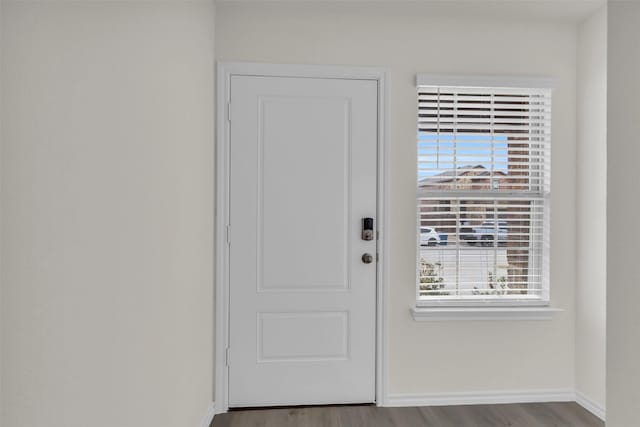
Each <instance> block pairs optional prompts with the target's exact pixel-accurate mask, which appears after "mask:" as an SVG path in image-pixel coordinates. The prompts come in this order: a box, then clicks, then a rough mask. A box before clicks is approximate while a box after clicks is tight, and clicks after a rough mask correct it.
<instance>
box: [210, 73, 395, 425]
mask: <svg viewBox="0 0 640 427" xmlns="http://www.w3.org/2000/svg"><path fill="white" fill-rule="evenodd" d="M232 76H265V77H299V78H334V79H351V80H374V81H376V82H377V84H378V144H377V145H378V153H377V154H378V173H377V175H378V179H377V198H378V200H377V213H376V226H377V230H378V233H379V234H378V256H379V261H378V263H377V266H376V267H377V270H376V273H377V287H376V289H377V290H376V355H375V357H376V382H375V383H376V386H375V387H376V390H375V396H376V399H375V402H376V405H377V406H385V405H386V404H387V402H388V397H387V383H388V381H387V373H388V368H387V361H388V357H387V354H388V348H387V346H388V308H387V301H388V299H389V298H388V284H389V278H388V275H389V246H388V245H389V239H387V238H386V237H387V234H388V230H389V215H388V213H389V206H388V197H389V162H388V159H389V156H388V145H387V139H388V138H387V129H388V117H389V113H388V106H387V98H388V93H387V90H388V86H387V72H386V70H385V69H382V68H370V67H350V66H333V65H288V64H264V63H252V62H218V64H217V82H216V150H215V151H216V159H215V165H216V174H215V177H216V185H215V187H216V195H215V210H214V211H215V225H214V230H215V240H214V241H215V267H214V268H215V271H214V281H215V316H214V319H215V328H214V343H215V354H214V361H213V363H214V372H215V375H214V390H213V391H214V396H215V409H216V413H224V412H227V411H228V409H229V399H228V391H229V369H228V357H229V353H228V347H229V246H228V237H229V236H228V230H229V228H228V224H229V196H230V191H229V161H230V159H229V144H230V138H229V129H230V126H229V123H230V122H229V114H230V110H229V103H230V99H231V77H232Z"/></svg>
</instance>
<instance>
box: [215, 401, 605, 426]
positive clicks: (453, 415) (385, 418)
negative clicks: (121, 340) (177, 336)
mask: <svg viewBox="0 0 640 427" xmlns="http://www.w3.org/2000/svg"><path fill="white" fill-rule="evenodd" d="M420 426H425V427H431V426H433V427H501V426H511V427H604V422H602V421H601V420H600V419H598V418H597V417H595V416H594V415H592V414H591V413H590V412H588V411H587V410H585V409H584V408H582V407H581V406H579V405H578V404H576V403H524V404H509V405H468V406H431V407H417V408H378V407H376V406H366V405H365V406H320V407H292V408H277V409H250V410H234V411H231V412H229V413H226V414H219V415H216V416H215V418H214V420H213V423H211V427H420Z"/></svg>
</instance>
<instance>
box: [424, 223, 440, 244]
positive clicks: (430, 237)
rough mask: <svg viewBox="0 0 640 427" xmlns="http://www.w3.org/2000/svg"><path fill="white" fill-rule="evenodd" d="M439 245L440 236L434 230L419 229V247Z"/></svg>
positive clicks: (428, 228) (429, 228) (427, 228)
mask: <svg viewBox="0 0 640 427" xmlns="http://www.w3.org/2000/svg"><path fill="white" fill-rule="evenodd" d="M438 243H440V235H439V234H438V233H437V232H436V229H435V228H431V227H420V246H436V245H437V244H438Z"/></svg>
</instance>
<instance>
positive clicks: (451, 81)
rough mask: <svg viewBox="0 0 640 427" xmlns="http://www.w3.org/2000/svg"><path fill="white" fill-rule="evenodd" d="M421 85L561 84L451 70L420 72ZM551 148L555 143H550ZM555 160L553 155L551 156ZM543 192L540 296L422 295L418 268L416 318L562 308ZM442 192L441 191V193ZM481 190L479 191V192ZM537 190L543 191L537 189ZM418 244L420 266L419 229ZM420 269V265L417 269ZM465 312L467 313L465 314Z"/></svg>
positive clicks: (548, 312) (533, 315)
mask: <svg viewBox="0 0 640 427" xmlns="http://www.w3.org/2000/svg"><path fill="white" fill-rule="evenodd" d="M420 86H444V87H456V86H459V87H468V88H481V89H488V90H491V89H500V88H505V89H514V88H515V89H523V90H529V91H532V90H533V91H535V90H537V89H540V90H545V91H546V90H548V91H550V92H551V93H553V89H555V88H556V86H557V79H555V78H549V77H540V76H499V75H448V74H425V73H419V74H417V75H416V88H419V87H420ZM549 149H550V150H551V147H549ZM549 162H551V159H549ZM542 192H543V194H542V197H543V199H544V200H543V211H544V214H543V215H544V216H543V218H544V220H543V221H542V224H543V227H544V231H543V235H545V236H547V240H546V241H545V240H543V241H542V242H541V243H542V251H541V256H540V260H539V261H540V262H541V263H542V265H543V266H545V265H546V268H543V273H544V276H543V277H542V280H541V283H540V285H541V289H540V291H541V293H540V295H539V296H528V297H529V298H527V297H525V298H522V297H520V298H512V297H504V298H501V297H499V296H493V297H492V298H486V299H485V298H477V299H472V298H442V299H438V298H432V299H428V300H425V299H420V290H419V279H418V272H417V271H416V284H415V286H416V297H415V298H416V303H415V306H414V307H412V309H411V313H412V316H413V318H414V320H447V319H450V320H457V319H460V320H471V319H479V320H482V319H486V320H498V319H513V320H532V319H538V318H540V319H547V318H550V317H551V316H552V315H553V314H554V313H555V312H558V311H561V310H559V309H556V308H551V307H550V305H551V283H550V281H551V280H550V274H551V266H550V256H549V255H550V241H551V232H550V223H551V213H550V202H551V197H550V191H548V192H544V190H542ZM447 193H450V194H449V195H451V196H456V197H462V196H464V195H465V194H466V195H468V196H472V195H473V193H470V192H460V191H451V192H443V193H442V197H446V196H447ZM438 194H439V195H440V193H438ZM476 194H477V193H476ZM536 194H540V193H538V192H536ZM500 197H505V198H506V197H515V198H519V197H522V198H523V199H526V198H527V195H526V193H525V192H515V193H511V194H510V193H501V194H500ZM416 223H417V224H416V225H417V227H416V229H417V230H419V227H420V224H421V221H420V216H419V215H417V218H416ZM417 234H418V235H417V239H418V245H417V251H416V266H418V265H420V256H421V255H420V245H419V240H420V233H419V232H418V233H417ZM416 270H417V269H416ZM461 313H465V314H464V315H461Z"/></svg>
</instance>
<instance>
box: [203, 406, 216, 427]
mask: <svg viewBox="0 0 640 427" xmlns="http://www.w3.org/2000/svg"><path fill="white" fill-rule="evenodd" d="M215 415H216V404H215V402H211V403H209V407H208V408H207V413H206V415H205V416H204V417H203V418H202V422H201V423H200V427H209V426H210V425H211V421H213V417H214V416H215Z"/></svg>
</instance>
